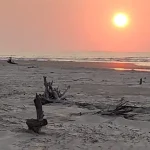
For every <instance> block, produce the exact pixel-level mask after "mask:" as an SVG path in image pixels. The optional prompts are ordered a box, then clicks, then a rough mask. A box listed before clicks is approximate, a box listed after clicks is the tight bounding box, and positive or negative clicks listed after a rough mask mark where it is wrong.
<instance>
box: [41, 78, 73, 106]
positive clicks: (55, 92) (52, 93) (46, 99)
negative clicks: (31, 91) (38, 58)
mask: <svg viewBox="0 0 150 150" xmlns="http://www.w3.org/2000/svg"><path fill="white" fill-rule="evenodd" d="M43 79H44V87H45V91H44V94H42V95H41V94H39V95H38V96H39V99H40V100H41V103H42V105H44V104H47V103H61V102H62V100H65V94H66V92H67V91H68V89H69V88H70V86H68V87H67V88H66V90H65V91H64V92H63V93H61V91H60V90H59V88H58V87H57V88H54V87H53V81H52V82H47V80H46V77H45V76H43Z"/></svg>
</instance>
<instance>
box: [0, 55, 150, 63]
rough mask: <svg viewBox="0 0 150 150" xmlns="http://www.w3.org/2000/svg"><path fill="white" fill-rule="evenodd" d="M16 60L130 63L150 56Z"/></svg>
mask: <svg viewBox="0 0 150 150" xmlns="http://www.w3.org/2000/svg"><path fill="white" fill-rule="evenodd" d="M12 57H13V59H14V60H26V61H29V60H30V61H77V62H129V63H136V62H137V63H138V62H145V63H146V62H150V57H113V58H112V57H107V58H103V57H97V58H95V57H91V58H86V57H80V58H78V57H56V58H50V57H32V58H28V57H17V56H12ZM8 58H9V56H0V60H7V59H8Z"/></svg>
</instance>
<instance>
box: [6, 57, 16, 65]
mask: <svg viewBox="0 0 150 150" xmlns="http://www.w3.org/2000/svg"><path fill="white" fill-rule="evenodd" d="M7 62H8V63H9V64H17V63H15V62H14V61H12V57H9V59H8V60H7Z"/></svg>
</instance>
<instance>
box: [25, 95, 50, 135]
mask: <svg viewBox="0 0 150 150" xmlns="http://www.w3.org/2000/svg"><path fill="white" fill-rule="evenodd" d="M34 104H35V108H36V114H37V119H27V121H26V124H27V126H28V129H29V130H33V131H34V132H36V133H39V132H40V131H41V128H42V127H43V126H46V125H47V124H48V123H47V120H46V119H43V117H44V113H43V110H42V103H41V100H40V98H39V96H38V95H37V94H36V98H35V99H34Z"/></svg>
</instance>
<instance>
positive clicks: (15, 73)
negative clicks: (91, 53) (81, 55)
mask: <svg viewBox="0 0 150 150" xmlns="http://www.w3.org/2000/svg"><path fill="white" fill-rule="evenodd" d="M17 63H18V65H12V64H8V63H7V62H5V61H0V149H1V150H65V149H68V150H142V149H143V150H149V149H150V122H149V121H150V72H137V71H133V70H132V71H117V70H112V69H107V67H108V66H107V65H108V64H105V63H75V62H51V61H49V62H38V61H17ZM131 66H132V67H133V65H131ZM122 67H123V66H122ZM104 68H106V69H104ZM132 69H133V68H132ZM43 76H47V80H48V81H51V80H53V81H54V85H56V86H58V85H59V87H60V89H62V90H64V89H65V88H66V87H67V85H70V86H71V88H70V90H69V91H68V93H67V94H66V98H67V100H68V101H69V102H70V105H69V104H68V105H63V104H50V105H44V106H43V110H44V114H45V118H46V119H47V120H48V125H47V126H46V127H44V128H42V132H41V134H35V133H33V132H31V131H28V130H27V126H26V119H30V118H36V111H35V106H34V103H33V100H34V98H35V94H36V93H43V91H44V86H43ZM140 78H143V79H144V83H143V84H142V85H139V80H140ZM122 97H124V99H125V100H128V101H129V103H130V104H131V105H136V106H141V107H144V108H146V109H145V111H143V112H140V113H139V115H138V116H137V118H135V119H134V120H129V119H125V118H123V117H111V116H101V115H100V114H95V113H93V112H97V111H99V109H97V108H95V107H93V108H92V107H90V108H79V107H78V106H76V105H73V104H72V105H71V102H86V103H89V104H91V106H94V104H97V105H100V106H101V108H102V107H107V106H110V105H116V104H117V102H118V101H119V100H120V99H121V98H122ZM80 112H81V114H82V115H79V114H80Z"/></svg>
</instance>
